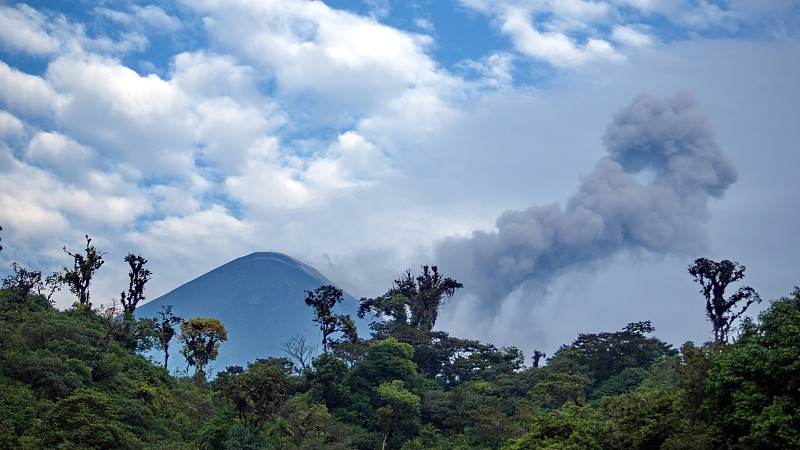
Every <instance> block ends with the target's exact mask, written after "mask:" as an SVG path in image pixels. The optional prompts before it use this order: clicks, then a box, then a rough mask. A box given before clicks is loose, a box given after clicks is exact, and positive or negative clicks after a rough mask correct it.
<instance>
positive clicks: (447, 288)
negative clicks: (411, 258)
mask: <svg viewBox="0 0 800 450" xmlns="http://www.w3.org/2000/svg"><path fill="white" fill-rule="evenodd" d="M463 287H464V285H463V284H461V283H459V282H458V281H456V280H454V279H452V278H449V277H443V276H442V275H441V274H440V273H439V268H438V267H436V266H427V265H424V266H422V274H420V275H418V276H416V277H414V276H413V275H411V271H406V273H405V274H403V276H401V277H400V278H398V279H396V280H395V281H394V286H393V287H392V288H391V289H389V291H388V292H387V293H386V294H384V295H382V296H380V297H377V298H372V299H367V298H363V299H361V307H360V308H359V310H358V316H359V317H364V315H366V313H372V314H373V315H376V316H389V317H391V318H392V320H393V322H394V323H395V325H398V324H399V325H407V326H410V327H413V328H415V329H417V330H421V331H425V332H430V331H431V330H433V326H434V325H435V324H436V319H437V318H438V316H439V309H441V307H442V306H443V303H444V301H445V300H447V299H449V298H451V297H452V296H453V295H454V294H455V293H456V291H457V290H458V289H461V288H463Z"/></svg>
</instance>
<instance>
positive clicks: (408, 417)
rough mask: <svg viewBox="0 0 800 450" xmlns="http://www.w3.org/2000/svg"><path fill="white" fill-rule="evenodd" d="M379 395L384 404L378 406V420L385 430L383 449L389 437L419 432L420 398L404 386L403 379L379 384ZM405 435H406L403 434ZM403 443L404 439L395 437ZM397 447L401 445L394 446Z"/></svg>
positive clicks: (409, 435) (410, 435)
mask: <svg viewBox="0 0 800 450" xmlns="http://www.w3.org/2000/svg"><path fill="white" fill-rule="evenodd" d="M378 397H379V398H380V400H381V403H383V406H381V407H380V408H378V421H379V422H380V425H381V430H382V431H383V443H382V444H381V450H383V449H386V447H387V445H388V444H389V438H391V437H393V436H394V435H395V434H401V436H399V437H401V438H402V437H407V438H408V437H412V436H415V435H417V434H418V432H419V412H420V398H419V396H418V395H415V394H414V393H413V392H411V391H409V390H408V389H406V388H405V387H404V383H403V381H401V380H392V381H388V382H386V383H383V384H381V385H380V386H378ZM403 435H404V436H403ZM394 441H395V442H397V441H399V442H397V443H398V444H399V443H402V439H394ZM393 447H395V448H397V447H399V445H395V446H393Z"/></svg>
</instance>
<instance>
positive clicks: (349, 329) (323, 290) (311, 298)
mask: <svg viewBox="0 0 800 450" xmlns="http://www.w3.org/2000/svg"><path fill="white" fill-rule="evenodd" d="M343 298H344V297H343V294H342V290H341V289H339V288H337V287H336V286H332V285H326V286H320V287H318V288H317V289H315V290H314V291H313V292H312V291H306V305H308V306H311V307H312V308H314V315H315V317H314V322H316V323H317V324H319V331H320V332H321V333H322V352H323V353H328V336H330V335H331V334H333V333H336V332H339V331H341V332H343V333H344V334H345V336H346V337H347V338H348V339H350V340H355V339H358V332H357V331H356V325H355V323H354V322H353V319H351V318H350V316H348V315H337V314H333V307H334V306H336V304H337V303H341V301H342V299H343Z"/></svg>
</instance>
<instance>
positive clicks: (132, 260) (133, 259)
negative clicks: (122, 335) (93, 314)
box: [120, 253, 153, 317]
mask: <svg viewBox="0 0 800 450" xmlns="http://www.w3.org/2000/svg"><path fill="white" fill-rule="evenodd" d="M125 262H127V263H128V264H129V265H130V267H131V270H130V272H128V278H129V282H128V292H127V294H126V293H125V292H122V293H120V303H122V311H123V314H125V315H126V316H129V317H130V316H133V312H134V311H135V310H136V305H138V304H139V302H141V301H142V300H144V299H145V297H144V285H145V284H146V283H147V281H148V280H150V277H151V276H152V275H153V274H152V272H150V270H149V269H145V268H144V265H145V264H147V260H146V259H144V258H142V257H141V256H140V255H134V254H133V253H128V255H127V256H125Z"/></svg>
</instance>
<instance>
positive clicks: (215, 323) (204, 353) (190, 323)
mask: <svg viewBox="0 0 800 450" xmlns="http://www.w3.org/2000/svg"><path fill="white" fill-rule="evenodd" d="M178 340H179V341H181V342H183V344H184V345H183V348H182V349H181V354H182V355H183V356H184V357H185V358H186V362H187V363H188V364H189V365H190V366H194V368H195V374H198V373H199V374H203V375H205V370H204V369H205V367H206V366H207V365H208V363H209V362H211V361H213V360H215V359H217V356H218V355H219V346H220V345H221V344H222V343H223V342H225V341H227V340H228V332H227V331H226V330H225V326H224V325H222V322H220V321H219V320H217V319H206V318H203V317H195V318H193V319H189V320H187V321H184V322H181V334H180V336H178Z"/></svg>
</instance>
